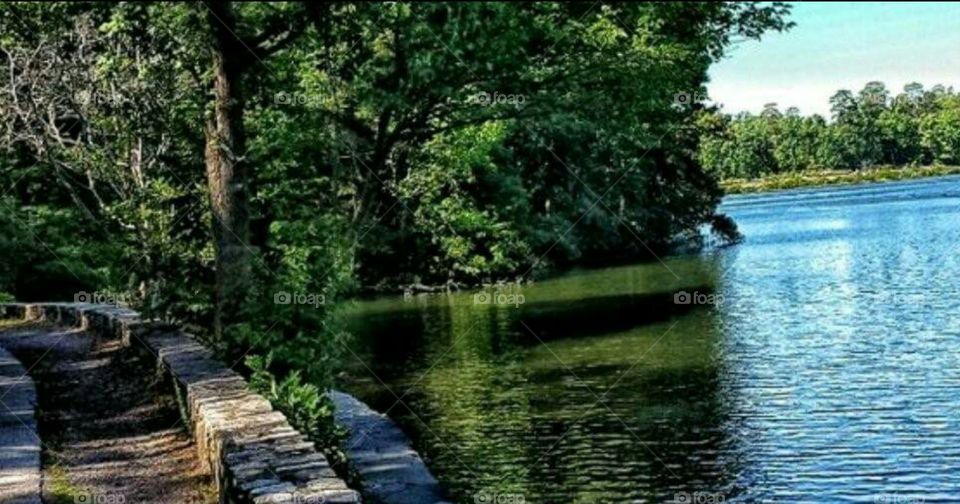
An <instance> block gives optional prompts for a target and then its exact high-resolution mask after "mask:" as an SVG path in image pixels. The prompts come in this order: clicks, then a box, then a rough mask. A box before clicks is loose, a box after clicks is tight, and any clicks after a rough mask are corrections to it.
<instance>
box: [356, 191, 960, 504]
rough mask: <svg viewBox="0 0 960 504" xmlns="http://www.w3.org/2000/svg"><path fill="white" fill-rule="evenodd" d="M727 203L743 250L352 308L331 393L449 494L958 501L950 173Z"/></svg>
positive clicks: (955, 242) (954, 224)
mask: <svg viewBox="0 0 960 504" xmlns="http://www.w3.org/2000/svg"><path fill="white" fill-rule="evenodd" d="M721 211H723V212H726V213H728V214H729V215H731V216H732V217H733V218H734V219H735V220H736V222H737V224H738V225H739V227H740V230H741V232H743V234H744V235H745V240H744V241H743V242H742V243H740V244H738V245H736V246H732V247H727V248H723V249H718V250H711V251H708V252H704V253H702V254H699V255H687V256H677V257H669V258H663V261H662V262H654V263H647V264H642V265H634V266H625V267H615V268H607V269H596V270H582V271H574V272H570V273H568V274H565V275H563V276H561V277H557V278H553V279H550V280H546V281H540V282H537V283H535V284H532V285H529V286H523V287H522V288H518V287H513V288H501V289H499V290H498V289H493V288H491V289H487V290H485V291H480V292H466V293H458V294H454V295H429V296H428V295H424V296H416V295H415V296H394V297H388V298H380V299H375V300H371V301H364V302H359V303H357V304H355V305H354V306H352V307H350V308H349V309H348V313H347V318H348V322H349V326H350V329H351V331H353V332H354V334H355V339H354V340H353V341H352V343H351V350H352V351H353V352H355V354H356V355H355V356H351V355H349V354H347V356H346V358H347V359H348V362H349V364H350V366H349V367H348V368H347V369H346V370H345V371H344V373H343V374H342V377H341V381H342V384H341V385H342V386H343V387H344V388H346V389H347V390H348V391H350V392H352V393H354V394H356V395H357V396H359V397H360V398H361V399H363V400H365V401H367V402H368V403H369V404H371V406H373V407H374V408H375V409H377V410H379V411H388V412H389V413H388V414H389V415H390V416H391V417H392V418H394V419H395V420H397V421H398V422H399V423H400V424H401V425H402V426H403V428H404V430H405V431H406V432H407V433H408V434H409V435H410V436H411V437H412V438H413V439H414V441H415V444H416V447H417V448H418V449H419V450H420V452H421V454H422V455H423V456H424V458H425V459H426V460H427V462H428V464H429V466H430V468H431V469H432V470H433V472H434V474H435V475H436V476H437V477H438V478H439V479H440V480H441V482H442V483H443V484H444V485H445V486H446V487H447V488H448V489H449V491H450V493H451V498H452V499H453V500H454V501H456V502H471V503H472V502H492V503H496V502H500V503H506V502H520V501H523V502H528V503H529V502H538V503H539V502H543V503H560V502H563V503H567V502H574V503H614V502H616V503H619V502H664V501H667V502H672V501H676V502H761V501H768V502H773V501H775V502H798V501H806V502H958V501H960V352H958V351H957V349H958V344H960V259H958V258H960V178H958V177H943V178H937V179H928V180H923V181H908V182H894V183H884V184H872V185H862V186H856V187H841V188H818V189H803V190H792V191H784V192H780V193H775V194H763V195H747V196H736V197H729V198H727V199H726V200H725V201H724V203H723V206H722V208H721ZM398 397H399V398H400V400H398Z"/></svg>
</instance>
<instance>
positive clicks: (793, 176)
mask: <svg viewBox="0 0 960 504" xmlns="http://www.w3.org/2000/svg"><path fill="white" fill-rule="evenodd" d="M957 173H960V166H946V165H933V166H916V167H892V166H883V167H878V168H870V169H865V170H857V171H850V170H816V171H801V172H790V173H778V174H774V175H766V176H763V177H760V178H756V179H730V180H725V181H722V182H720V186H721V187H722V188H723V190H724V191H726V193H727V194H744V193H760V192H770V191H779V190H783V189H796V188H800V187H822V186H830V185H855V184H863V183H869V182H888V181H894V180H908V179H917V178H926V177H938V176H942V175H954V174H957Z"/></svg>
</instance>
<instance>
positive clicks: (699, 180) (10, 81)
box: [0, 1, 790, 390]
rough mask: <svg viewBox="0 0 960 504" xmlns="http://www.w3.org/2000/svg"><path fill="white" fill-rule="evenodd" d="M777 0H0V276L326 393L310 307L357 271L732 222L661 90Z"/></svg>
mask: <svg viewBox="0 0 960 504" xmlns="http://www.w3.org/2000/svg"><path fill="white" fill-rule="evenodd" d="M788 12H789V8H788V7H787V6H785V5H783V4H780V3H766V4H755V3H751V2H725V3H712V2H709V3H708V2H702V3H700V2H675V3H673V2H667V3H606V2H592V3H591V2H585V3H508V2H483V3H459V2H434V3H406V2H400V3H341V2H333V3H312V2H303V3H300V2H288V3H235V4H234V3H230V2H222V1H218V2H196V3H134V2H129V3H117V4H108V3H4V4H2V5H0V63H2V65H0V68H2V71H0V181H2V193H0V206H2V208H3V211H2V213H0V254H2V256H3V257H4V258H5V260H4V261H3V264H2V265H0V293H3V294H2V296H3V297H10V298H16V299H20V300H31V299H45V300H50V299H64V300H72V299H76V298H77V296H78V293H97V294H98V296H97V297H96V298H94V300H98V301H101V300H107V301H109V302H123V303H125V304H129V305H132V306H134V307H136V308H138V309H139V310H141V311H143V312H144V313H146V314H147V315H150V316H154V317H160V318H164V319H167V320H171V321H176V322H179V323H183V324H187V326H188V327H189V328H191V329H192V330H194V331H196V332H198V333H200V334H201V335H205V337H207V338H208V339H209V341H210V342H211V343H212V344H214V345H216V346H217V347H218V348H220V349H221V350H223V351H224V352H225V353H226V354H231V355H233V356H238V357H239V356H243V355H256V356H261V357H262V356H265V354H266V353H267V352H268V351H270V352H272V358H273V360H272V361H270V362H271V363H272V364H271V365H270V366H266V362H265V360H264V359H259V358H258V359H255V360H254V362H255V363H256V364H257V365H256V366H255V367H257V369H259V370H260V372H263V371H264V369H263V368H264V367H270V368H271V369H273V370H276V371H279V372H283V373H286V372H287V371H289V370H291V369H296V370H300V371H302V372H303V373H305V374H306V375H307V376H306V378H307V379H309V380H310V381H311V382H312V383H317V384H319V385H320V386H325V384H326V383H329V379H330V375H329V374H330V369H331V368H332V365H328V364H331V363H332V361H333V360H335V359H336V358H337V357H336V356H337V351H336V350H337V344H336V342H337V341H338V338H340V337H342V334H341V332H340V330H339V329H338V325H337V323H336V317H335V316H334V313H335V309H334V307H335V306H336V303H337V300H338V299H342V298H343V297H345V296H348V295H351V294H352V293H356V292H358V291H360V289H362V288H365V287H374V288H377V287H379V288H387V287H396V286H403V285H410V284H423V285H434V286H438V285H439V286H444V285H446V286H460V285H474V284H478V283H482V282H488V281H496V280H503V279H508V280H516V279H529V278H531V277H532V276H533V275H535V274H537V273H539V272H542V271H547V270H549V269H555V268H558V267H565V266H570V265H574V264H583V263H589V262H593V263H598V262H604V261H610V260H619V259H628V258H632V259H644V258H650V257H651V254H653V253H655V252H660V251H664V250H667V249H669V248H670V247H672V246H675V245H676V244H677V243H681V242H685V241H689V240H696V239H697V237H699V236H700V232H699V230H700V229H702V228H703V227H704V226H705V225H707V226H713V228H714V229H715V230H716V231H717V232H718V233H720V234H721V235H723V236H725V237H728V238H729V237H733V236H735V235H736V230H735V227H734V226H733V225H732V224H731V222H730V221H729V219H726V218H725V217H723V216H722V215H718V214H717V213H716V206H717V204H718V202H719V200H720V198H721V195H722V193H721V190H720V189H719V186H718V183H717V180H716V177H715V176H714V175H713V174H711V173H710V172H709V171H705V170H704V169H703V168H702V167H701V165H700V164H699V163H698V161H697V148H698V145H699V138H698V137H699V132H700V127H699V126H698V122H697V121H698V115H697V114H698V110H700V109H701V108H702V107H701V106H699V105H692V106H691V105H688V104H678V103H677V102H676V101H675V99H674V97H675V96H676V95H677V94H678V93H688V94H702V93H703V92H704V89H705V88H704V84H705V81H706V78H707V70H708V67H709V66H710V64H711V63H712V62H715V61H717V60H718V59H719V58H721V57H722V56H723V55H724V54H725V51H726V50H727V49H728V47H730V45H731V44H733V43H736V42H738V41H742V40H746V39H756V38H759V37H760V36H761V35H762V34H763V33H765V32H767V31H770V30H777V31H779V30H785V29H787V28H789V27H790V23H789V21H788V20H787V15H788ZM718 120H719V119H718ZM704 163H705V164H706V165H707V166H713V165H712V163H716V162H715V161H711V160H705V161H704ZM278 293H299V294H309V295H310V296H311V299H313V300H314V301H315V302H311V303H310V304H309V306H305V305H301V304H298V303H290V302H289V301H288V302H285V303H284V302H277V298H276V296H277V295H278ZM84 299H89V298H84ZM294 381H296V380H294ZM294 388H295V387H294ZM284 390H286V389H284Z"/></svg>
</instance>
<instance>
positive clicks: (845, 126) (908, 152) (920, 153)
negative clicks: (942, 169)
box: [698, 82, 960, 179]
mask: <svg viewBox="0 0 960 504" xmlns="http://www.w3.org/2000/svg"><path fill="white" fill-rule="evenodd" d="M830 110H831V115H832V117H831V118H830V121H827V119H825V118H823V117H822V116H819V115H812V116H807V117H803V116H801V115H800V114H799V112H798V111H797V109H795V108H789V109H787V110H786V111H783V112H781V111H780V110H779V109H778V108H777V105H776V104H775V103H771V104H768V105H767V106H766V107H764V110H763V112H761V113H760V115H751V114H740V115H737V116H735V117H731V116H729V115H724V114H721V113H718V112H716V111H703V112H702V113H701V115H700V117H699V118H698V124H699V126H700V128H701V131H702V133H701V134H702V136H701V143H700V150H699V155H698V158H699V161H700V163H701V164H702V166H703V168H704V169H705V170H707V171H708V172H710V173H714V174H716V175H718V176H719V177H720V178H721V179H729V178H755V177H759V176H763V175H769V174H775V173H784V172H795V171H800V170H809V169H848V170H858V169H862V168H870V167H875V166H881V165H885V166H907V165H911V166H915V165H930V164H948V165H957V164H960V94H957V93H956V92H955V91H954V90H953V89H951V88H944V87H943V86H934V87H933V88H931V89H929V90H925V89H924V87H923V85H921V84H918V83H912V84H908V85H906V86H905V87H904V89H903V92H902V93H899V94H897V95H892V94H891V93H890V91H889V90H888V89H887V88H886V86H885V85H884V84H883V83H881V82H869V83H867V84H866V86H864V88H863V89H862V90H860V92H859V93H856V94H854V93H852V92H851V91H848V90H840V91H838V92H837V93H836V94H834V95H833V97H832V98H830Z"/></svg>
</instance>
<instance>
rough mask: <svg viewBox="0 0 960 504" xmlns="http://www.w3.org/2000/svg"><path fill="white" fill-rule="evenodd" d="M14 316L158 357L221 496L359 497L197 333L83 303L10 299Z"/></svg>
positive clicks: (298, 502) (286, 500)
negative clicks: (83, 332)
mask: <svg viewBox="0 0 960 504" xmlns="http://www.w3.org/2000/svg"><path fill="white" fill-rule="evenodd" d="M0 308H2V314H3V315H6V316H7V317H10V318H14V317H15V318H23V319H28V320H43V321H49V322H51V323H56V324H63V325H75V326H80V327H83V328H86V329H89V330H92V331H96V332H97V333H98V334H99V335H101V336H103V337H109V338H120V339H122V341H123V342H124V344H126V345H132V346H134V347H137V348H140V349H141V350H143V351H147V352H150V353H151V354H152V355H154V356H156V359H157V368H158V370H159V372H162V373H164V375H165V376H166V377H167V378H168V380H169V383H170V385H171V386H172V387H173V388H174V389H175V391H176V393H177V396H178V398H179V399H180V401H181V405H182V409H183V412H184V414H185V416H186V417H187V419H188V420H189V425H190V427H191V430H192V433H193V436H194V439H195V441H196V447H197V450H198V452H199V456H200V459H201V460H202V461H203V463H204V464H205V466H206V468H207V470H209V472H210V473H211V474H212V475H213V477H214V481H215V482H216V485H217V489H218V491H219V494H220V501H221V503H224V504H226V503H238V504H239V503H256V504H262V503H283V504H321V503H323V504H336V503H357V502H360V501H361V498H360V495H359V493H357V492H356V491H354V490H351V489H350V488H348V487H347V485H346V484H345V483H344V482H343V480H341V479H339V478H338V477H337V476H336V474H335V473H334V472H333V470H332V469H331V468H330V464H329V462H328V461H327V459H326V457H324V455H323V454H322V453H320V452H318V451H317V450H316V448H315V446H314V445H313V443H312V442H310V441H309V440H308V439H307V438H306V437H305V436H304V435H303V434H301V433H300V432H298V431H297V430H295V429H294V428H293V427H291V426H290V423H289V422H288V421H287V419H286V418H285V417H284V416H283V414H281V413H279V412H276V411H274V410H273V408H272V407H271V405H270V402H269V401H267V400H266V399H265V398H263V397H262V396H260V395H258V394H256V393H254V392H252V391H250V389H249V387H248V386H247V383H246V381H245V380H244V379H243V377H241V376H240V375H239V374H237V373H236V372H235V371H233V370H231V369H229V368H227V367H226V366H225V365H223V364H222V363H221V362H219V361H218V360H216V358H215V357H214V356H213V353H212V352H211V351H210V350H208V349H207V348H206V347H204V346H203V345H201V344H200V343H198V342H197V341H196V340H195V339H194V338H193V336H191V335H189V334H186V333H184V332H181V331H179V330H178V329H176V328H174V327H170V326H164V325H158V324H153V323H149V322H145V321H142V320H140V317H139V315H138V314H137V313H136V312H134V311H132V310H129V309H125V308H119V307H115V306H104V305H88V304H81V303H49V304H16V303H14V304H6V305H0Z"/></svg>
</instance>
